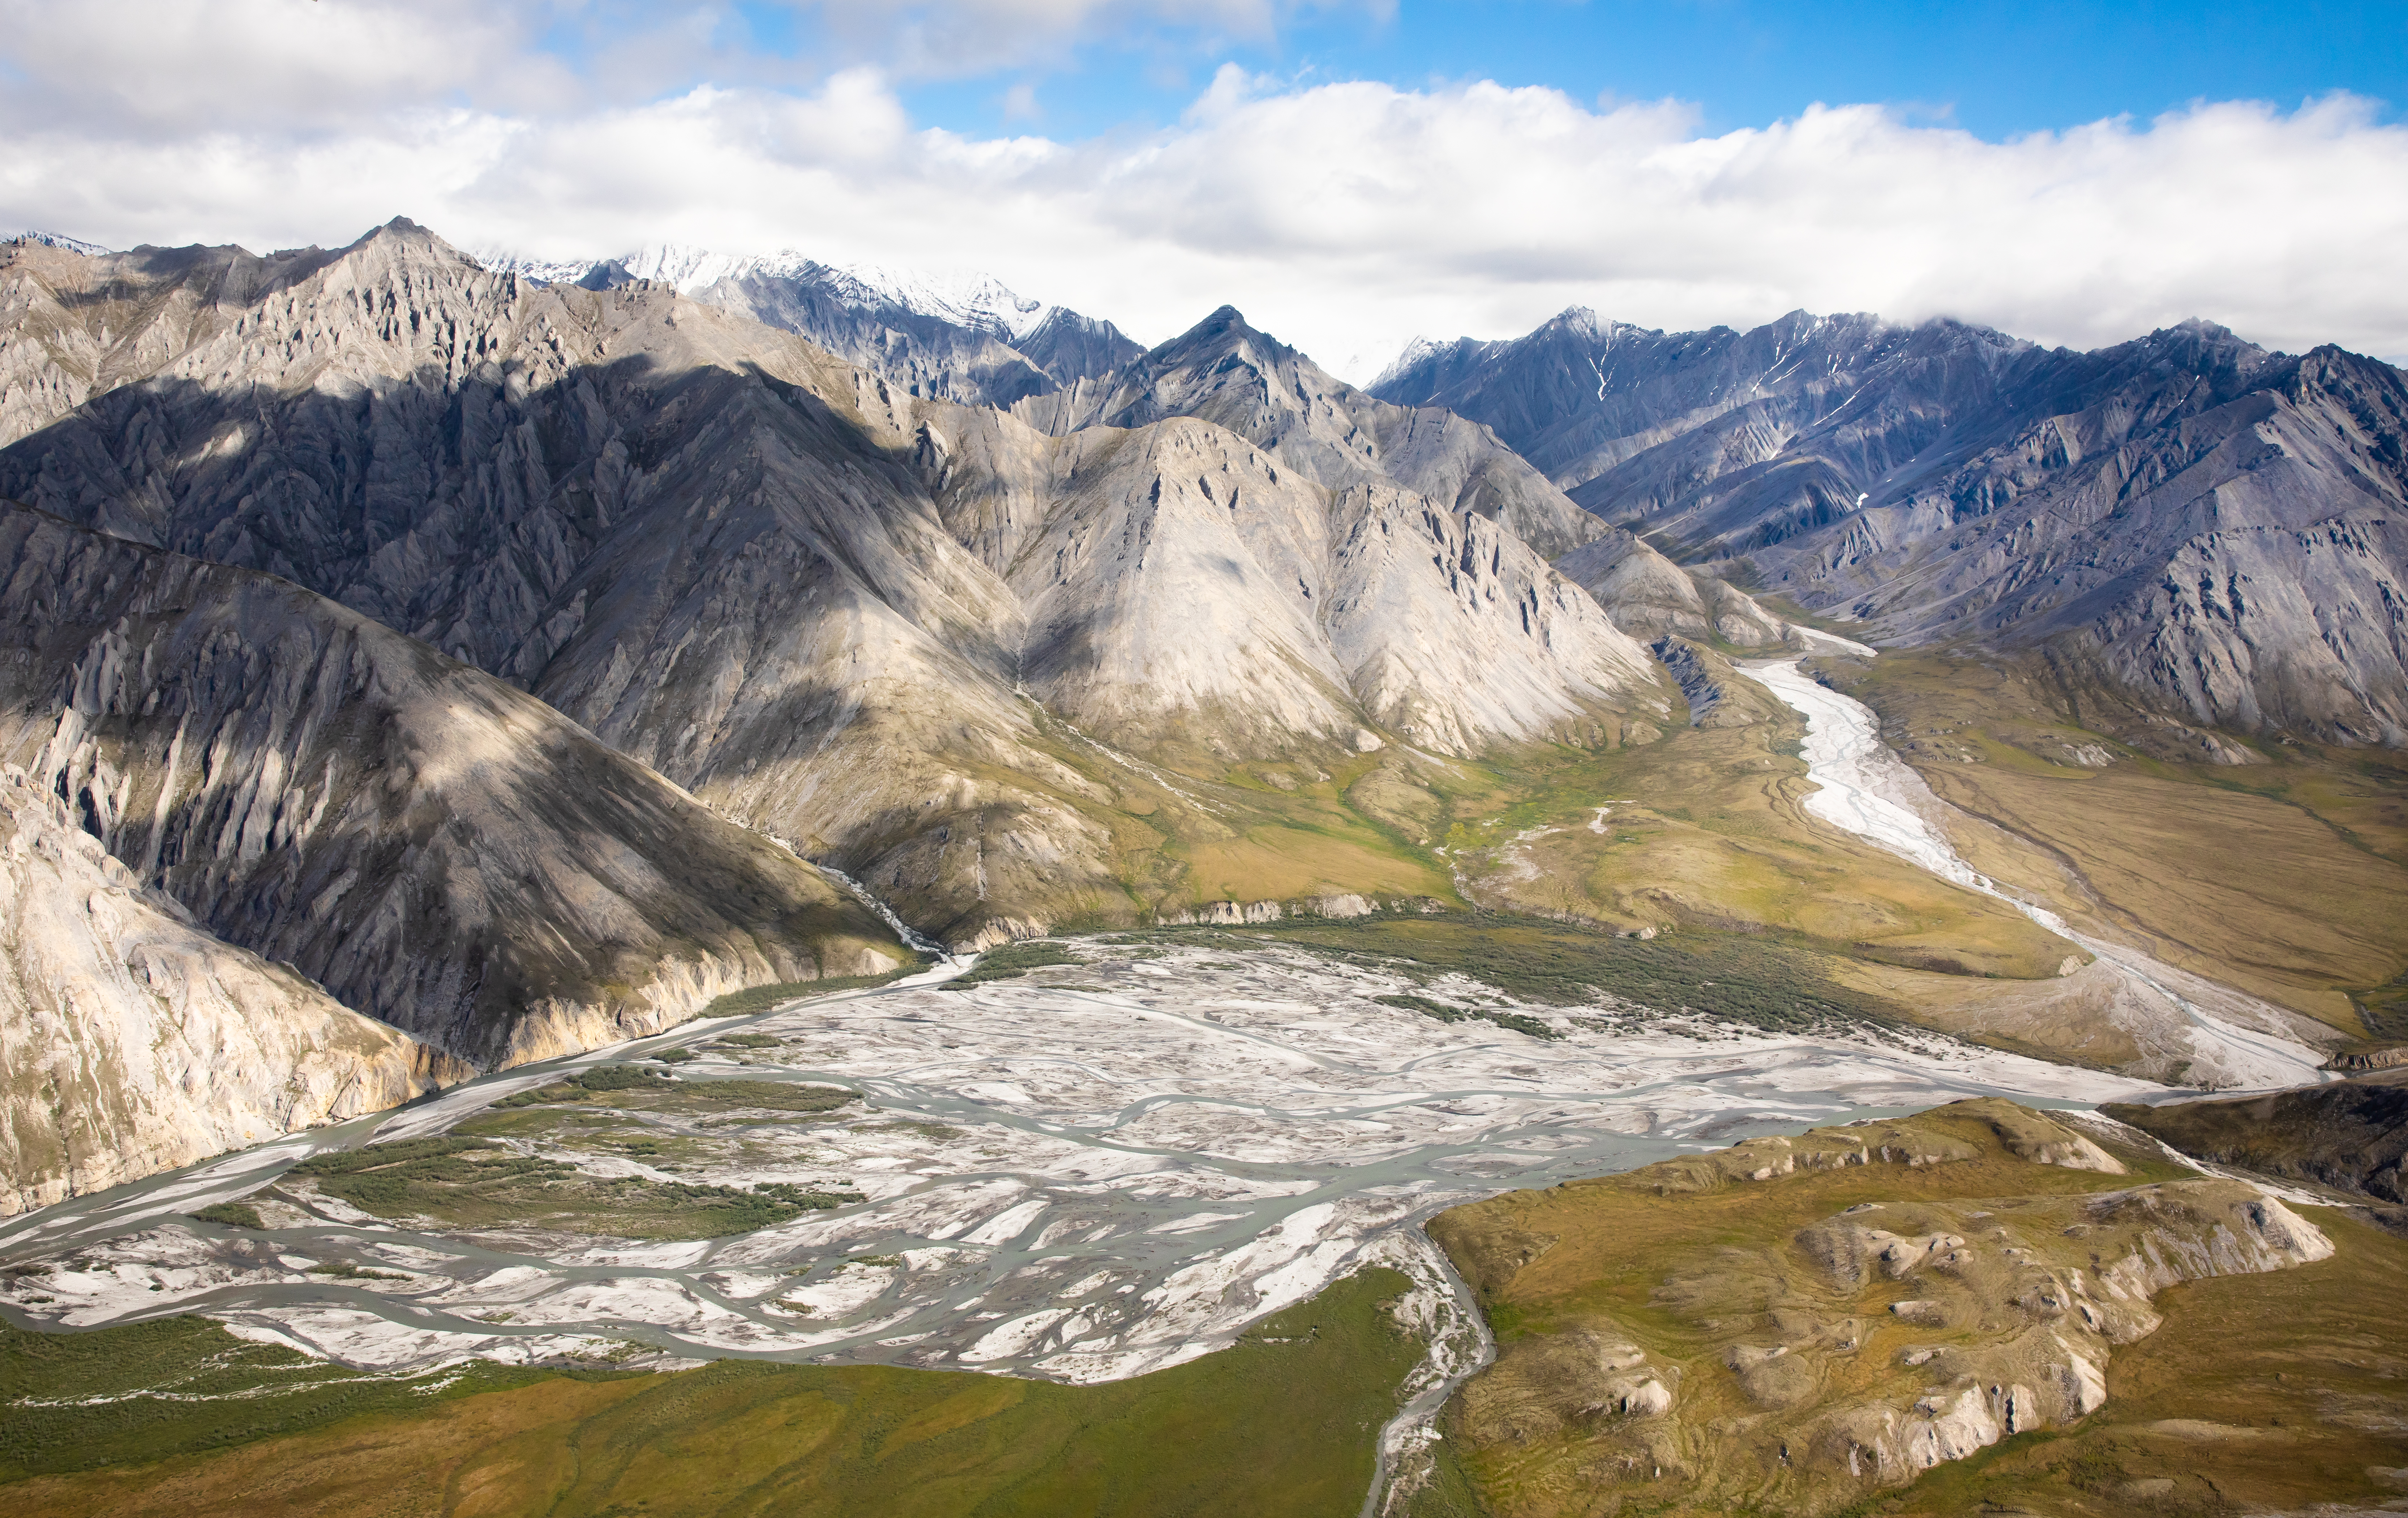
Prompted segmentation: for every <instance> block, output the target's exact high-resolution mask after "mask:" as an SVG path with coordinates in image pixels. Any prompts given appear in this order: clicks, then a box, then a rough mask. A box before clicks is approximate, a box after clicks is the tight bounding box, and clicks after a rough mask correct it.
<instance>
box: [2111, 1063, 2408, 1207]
mask: <svg viewBox="0 0 2408 1518" xmlns="http://www.w3.org/2000/svg"><path fill="white" fill-rule="evenodd" d="M2100 1110H2101V1111H2103V1112H2105V1113H2106V1114H2107V1115H2108V1116H2110V1117H2113V1118H2115V1119H2116V1120H2118V1121H2119V1122H2124V1123H2128V1124H2131V1125H2132V1126H2134V1127H2136V1128H2139V1129H2140V1130H2141V1131H2142V1132H2143V1133H2146V1134H2148V1135H2149V1136H2150V1137H2152V1138H2158V1139H2161V1140H2163V1141H2164V1142H2165V1143H2167V1144H2169V1145H2171V1146H2172V1147H2173V1148H2175V1149H2179V1150H2181V1151H2182V1152H2183V1153H2186V1154H2189V1155H2191V1156H2193V1157H2195V1158H2198V1159H2202V1160H2207V1161H2210V1162H2212V1163H2214V1164H2217V1165H2237V1166H2241V1167H2243V1168H2246V1169H2251V1170H2256V1171H2257V1172H2258V1173H2259V1174H2261V1175H2270V1176H2280V1177H2283V1178H2285V1179H2286V1180H2293V1181H2315V1182H2316V1183H2318V1184H2319V1185H2326V1186H2332V1187H2335V1188H2336V1189H2338V1190H2342V1191H2351V1192H2356V1193H2358V1195H2359V1196H2372V1197H2375V1198H2377V1199H2379V1200H2382V1201H2386V1202H2390V1203H2393V1204H2400V1203H2408V1177H2402V1175H2401V1161H2402V1160H2403V1159H2408V1070H2378V1071H2376V1072H2375V1073H2373V1074H2372V1075H2360V1076H2356V1077H2353V1078H2351V1079H2350V1080H2347V1081H2332V1082H2330V1083H2329V1084H2326V1085H2321V1086H2304V1087H2301V1088H2300V1089H2298V1090H2294V1091H2278V1092H2275V1093H2273V1094H2272V1095H2270V1096H2240V1097H2233V1098H2229V1099H2226V1100H2220V1101H2187V1102H2168V1103H2167V1104H2165V1105H2164V1106H2162V1107H2135V1106H2123V1105H2111V1106H2108V1107H2104V1108H2101V1109H2100Z"/></svg>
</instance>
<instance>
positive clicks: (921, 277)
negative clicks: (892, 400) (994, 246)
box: [830, 264, 1053, 342]
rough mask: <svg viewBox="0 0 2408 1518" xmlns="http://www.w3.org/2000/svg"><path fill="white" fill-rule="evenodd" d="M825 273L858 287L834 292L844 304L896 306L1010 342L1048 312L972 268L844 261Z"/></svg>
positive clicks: (1040, 303)
mask: <svg viewBox="0 0 2408 1518" xmlns="http://www.w3.org/2000/svg"><path fill="white" fill-rule="evenodd" d="M830 272H831V273H834V274H836V275H839V276H841V277H842V278H843V279H847V280H850V281H852V283H853V285H854V286H856V287H857V289H856V290H854V291H848V292H844V293H842V294H839V297H838V298H839V299H842V300H844V301H845V302H846V304H848V305H861V306H881V305H884V306H900V307H902V308H904V309H905V310H907V311H916V312H918V313H919V314H921V315H922V316H934V317H940V318H942V319H943V320H945V321H947V322H953V323H954V324H955V325H956V326H965V327H976V328H979V329H981V330H982V331H987V332H995V333H997V334H998V335H1000V336H1003V337H1009V338H1010V339H1011V340H1012V341H1015V342H1016V341H1018V340H1019V339H1021V338H1023V337H1027V336H1028V335H1029V334H1030V333H1032V332H1034V331H1036V330H1037V328H1038V327H1039V325H1041V324H1042V323H1043V322H1044V321H1045V319H1046V317H1047V316H1049V315H1051V314H1052V312H1053V308H1052V307H1050V306H1048V305H1046V304H1045V303H1044V302H1043V301H1038V300H1030V299H1029V298H1028V297H1027V296H1025V295H1022V294H1017V293H1015V292H1014V291H1013V290H1011V288H1010V287H1009V286H1007V285H1006V284H1004V282H1003V281H1002V280H1000V279H996V277H995V276H994V275H992V274H981V273H978V272H976V271H974V270H968V269H914V268H900V267H896V266H894V265H879V264H847V265H844V266H843V267H841V268H838V269H834V270H831V271H830ZM830 283H831V284H832V285H833V284H834V283H835V281H833V280H831V281H830Z"/></svg>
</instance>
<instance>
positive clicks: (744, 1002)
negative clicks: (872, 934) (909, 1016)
mask: <svg viewBox="0 0 2408 1518" xmlns="http://www.w3.org/2000/svg"><path fill="white" fill-rule="evenodd" d="M927 967H928V956H927V955H925V954H923V955H921V956H920V957H919V958H917V959H916V960H914V961H913V962H912V963H910V964H909V965H902V966H898V967H896V968H894V969H891V970H888V971H887V972H886V973H885V974H883V975H831V976H829V977H827V978H826V979H824V980H819V981H779V982H778V983H777V984H776V985H756V986H751V987H748V988H746V989H745V990H742V991H731V992H729V993H728V994H727V995H724V996H720V997H716V998H714V999H713V1000H712V1001H711V1003H710V1006H708V1007H705V1008H704V1009H703V1010H701V1011H699V1012H696V1013H695V1019H696V1020H697V1021H699V1020H701V1019H703V1018H714V1017H742V1016H744V1015H746V1014H747V1013H750V1012H766V1011H767V1010H770V1009H771V1008H773V1007H781V1006H783V1005H785V1004H786V1003H787V1002H790V1001H803V1000H808V999H810V997H813V996H825V995H834V994H835V993H837V992H839V991H863V990H867V989H868V988H869V987H871V986H881V985H886V984H888V983H890V982H892V981H899V980H901V979H902V978H903V977H904V976H907V975H917V974H919V973H920V972H921V971H922V970H924V969H926V968H927Z"/></svg>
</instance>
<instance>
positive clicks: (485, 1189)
mask: <svg viewBox="0 0 2408 1518" xmlns="http://www.w3.org/2000/svg"><path fill="white" fill-rule="evenodd" d="M713 1083H715V1084H732V1083H734V1082H713ZM287 1174H288V1175H290V1176H294V1177H300V1178H305V1179H307V1180H308V1181H311V1182H313V1183H314V1184H315V1185H316V1186H317V1188H318V1189H319V1190H320V1191H321V1192H323V1193H324V1194H325V1195H327V1196H335V1197H338V1198H340V1199H341V1200H343V1201H346V1202H349V1203H350V1204H351V1206H353V1207H356V1208H358V1209H360V1210H362V1211H364V1212H373V1213H375V1214H376V1215H377V1216H379V1217H389V1218H404V1217H425V1218H433V1219H435V1220H437V1222H439V1223H442V1224H450V1225H453V1226H458V1227H471V1228H475V1227H487V1228H491V1227H510V1228H539V1229H552V1230H558V1231H560V1232H565V1233H580V1234H598V1235H603V1236H607V1237H609V1238H614V1239H722V1238H725V1237H727V1236H729V1235H732V1234H744V1233H752V1232H753V1231H754V1230H756V1229H760V1228H768V1227H774V1226H776V1225H777V1224H781V1223H786V1222H790V1221H792V1220H793V1219H795V1218H797V1217H800V1216H801V1215H802V1214H803V1213H805V1212H807V1211H812V1210H821V1209H826V1208H835V1207H842V1206H845V1205H846V1204H847V1203H848V1202H851V1201H854V1200H858V1198H856V1197H849V1196H838V1195H835V1194H833V1193H829V1192H815V1191H806V1190H804V1189H802V1188H800V1187H797V1186H793V1185H787V1184H778V1183H761V1184H756V1185H754V1186H753V1187H752V1188H751V1189H749V1190H739V1189H738V1188H736V1187H734V1186H712V1185H695V1184H688V1183H685V1182H682V1181H651V1180H647V1179H645V1178H643V1177H640V1176H615V1177H609V1178H604V1177H599V1176H590V1175H587V1174H585V1173H584V1172H582V1171H581V1170H579V1169H578V1168H577V1167H574V1166H572V1165H566V1164H564V1163H562V1162H561V1161H559V1160H550V1159H541V1158H538V1157H537V1156H534V1155H528V1154H521V1153H516V1152H515V1151H512V1150H509V1149H506V1148H504V1147H503V1146H501V1145H499V1144H496V1143H494V1142H493V1141H491V1140H490V1139H485V1138H467V1137H462V1136H458V1135H450V1136H446V1137H443V1138H414V1139H409V1140H407V1141H405V1142H401V1143H392V1144H371V1145H368V1146H367V1147H366V1148H364V1149H353V1150H345V1151H342V1152H341V1153H332V1154H318V1155H313V1156H311V1157H310V1158H308V1159H306V1160H304V1161H302V1162H301V1163H300V1164H298V1165H296V1166H294V1167H293V1168H292V1169H291V1170H290V1171H288V1172H287Z"/></svg>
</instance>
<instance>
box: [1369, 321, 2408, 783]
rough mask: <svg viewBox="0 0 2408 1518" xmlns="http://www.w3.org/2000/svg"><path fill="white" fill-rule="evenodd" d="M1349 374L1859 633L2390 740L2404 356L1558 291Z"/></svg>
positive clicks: (2405, 431)
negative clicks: (1521, 311) (2068, 665)
mask: <svg viewBox="0 0 2408 1518" xmlns="http://www.w3.org/2000/svg"><path fill="white" fill-rule="evenodd" d="M1374 392H1375V393H1376V394H1380V395H1382V396H1383V397H1385V398H1387V399H1390V400H1395V401H1400V402H1402V401H1410V402H1412V403H1414V404H1441V405H1445V406H1449V407H1453V408H1456V409H1458V410H1461V411H1462V412H1464V414H1466V415H1467V416H1469V417H1472V418H1474V419H1476V420H1479V421H1483V422H1488V423H1489V424H1491V425H1492V426H1494V427H1496V428H1497V430H1498V433H1499V435H1500V436H1502V437H1504V438H1505V439H1506V440H1507V441H1508V442H1511V443H1512V444H1513V445H1514V446H1515V447H1517V448H1519V449H1521V450H1522V451H1524V452H1526V453H1527V455H1528V456H1529V457H1531V459H1532V460H1533V461H1534V462H1535V463H1537V464H1539V465H1540V466H1541V467H1542V468H1544V469H1546V470H1547V471H1548V472H1549V474H1550V476H1551V477H1552V478H1553V479H1554V480H1555V482H1556V483H1558V484H1560V485H1563V486H1564V487H1566V488H1567V489H1568V490H1569V491H1570V494H1571V495H1572V496H1573V498H1574V499H1576V500H1579V501H1580V502H1582V503H1583V504H1584V505H1585V506H1587V507H1589V508H1591V509H1593V510H1596V511H1598V512H1599V513H1600V514H1602V515H1604V516H1606V517H1607V518H1609V519H1611V520H1613V521H1615V522H1619V523H1630V524H1633V525H1637V524H1641V523H1643V524H1645V525H1646V526H1647V527H1648V528H1649V529H1650V531H1651V533H1653V534H1654V535H1656V537H1657V538H1658V540H1660V541H1670V542H1675V543H1681V544H1684V545H1686V548H1687V551H1688V555H1689V556H1694V557H1697V558H1700V559H1704V560H1717V559H1721V560H1744V561H1746V567H1747V568H1748V569H1749V570H1751V571H1753V572H1754V573H1756V574H1757V575H1760V576H1761V577H1762V579H1763V582H1764V583H1766V584H1768V585H1770V586H1771V587H1772V588H1774V589H1777V590H1780V591H1783V592H1785V593H1786V594H1790V595H1792V596H1795V597H1797V598H1798V599H1799V601H1801V602H1802V603H1804V604H1806V605H1807V606H1809V607H1812V608H1815V609H1821V610H1825V611H1828V612H1831V613H1833V614H1837V615H1843V616H1850V617H1854V618H1857V619H1860V620H1861V621H1863V622H1864V623H1865V624H1866V630H1867V632H1868V633H1869V634H1871V636H1873V637H1876V638H1889V639H1898V640H1905V641H1923V640H1930V639H1938V638H1945V637H1959V636H1965V635H1969V634H1970V635H1974V636H1979V637H1985V638H1990V639H1998V640H2002V641H2006V642H2009V643H2033V642H2042V641H2056V642H2062V643H2066V644H2067V645H2069V646H2070V647H2073V648H2076V649H2078V650H2079V651H2081V653H2082V656H2083V657H2085V659H2089V660H2092V661H2095V665H2096V667H2098V668H2100V669H2101V670H2103V671H2105V672H2106V673H2107V674H2108V675H2109V676H2110V677H2111V678H2113V679H2114V680H2118V681H2120V682H2122V683H2123V684H2124V685H2125V686H2126V688H2128V690H2130V691H2132V692H2134V693H2137V694H2139V695H2142V696H2143V698H2144V699H2146V700H2149V701H2152V702H2154V703H2156V704H2157V705H2158V706H2160V707H2162V708H2163V709H2166V710H2168V711H2169V712H2172V713H2178V714H2182V715H2185V716H2186V717H2188V718H2189V719H2190V720H2193V721H2198V722H2203V723H2213V724H2217V725H2222V726H2227V727H2231V728H2237V729H2239V730H2242V731H2244V732H2266V733H2274V732H2291V733H2299V734H2303V735H2306V736H2309V737H2313V738H2319V739H2323V740H2328V741H2335V742H2341V743H2351V744H2367V743H2375V744H2388V745H2394V746H2397V745H2399V744H2401V742H2403V741H2408V654H2403V650H2408V553H2403V547H2402V543H2401V537H2400V532H2401V527H2400V523H2401V511H2402V508H2403V503H2408V379H2403V377H2402V376H2401V372H2400V371H2399V370H2397V369H2394V368H2392V367H2391V366H2389V365H2385V364H2381V363H2378V362H2376V361H2374V360H2372V359H2367V358H2362V357H2359V356H2358V355H2355V354H2350V353H2345V352H2343V351H2339V350H2337V349H2319V350H2317V351H2315V352H2313V353H2310V354H2308V355H2306V356H2305V357H2303V358H2292V357H2288V356H2286V355H2283V354H2279V353H2270V352H2268V351H2264V350H2262V349H2259V348H2257V347H2255V346H2253V345H2251V344H2248V343H2245V342H2243V341H2242V340H2240V339H2239V338H2237V337H2234V336H2233V335H2232V334H2231V333H2229V332H2227V331H2225V330H2224V329H2223V328H2220V327H2215V326H2213V325H2210V324H2208V323H2204V322H2191V323H2186V324H2185V325H2184V326H2181V327H2177V328H2172V329H2170V330H2167V331H2163V332H2157V333H2153V334H2151V335H2150V336H2148V337H2144V338H2141V339H2139V340H2137V341H2134V342H2130V343H2126V344H2123V345H2121V346H2119V347H2115V348H2111V349H2104V350H2101V351H2098V352H2093V353H2074V352H2070V351H2065V350H2061V349H2060V350H2054V351H2050V350H2042V349H2040V348H2037V347H2034V346H2032V345H2030V344H2028V343H2022V342H2018V341H2015V340H2014V339H2012V338H2008V337H2003V336H2001V335H2000V334H1997V333H1992V332H1985V331H1983V330H1980V329H1976V328H1969V327H1965V326H1961V325H1958V324H1957V323H1953V322H1931V323H1927V324H1926V325H1923V326H1920V327H1912V328H1910V327H1899V326H1893V325H1889V324H1885V323H1883V322H1878V321H1876V320H1874V319H1872V318H1868V317H1840V318H1813V317H1808V316H1806V315H1805V314H1804V313H1795V314H1793V315H1792V316H1789V317H1785V318H1783V319H1782V321H1780V322H1774V323H1772V324H1770V325H1769V326H1766V327H1761V328H1758V329H1756V331H1753V332H1749V333H1744V334H1742V333H1733V332H1730V331H1729V330H1727V329H1725V328H1716V329H1714V330H1713V331H1711V332H1705V333H1686V334H1672V335H1667V334H1663V333H1658V332H1650V331H1643V330H1641V329H1637V328H1632V327H1627V326H1624V325H1621V324H1619V323H1615V322H1601V321H1599V320H1598V319H1597V318H1596V317H1595V316H1594V315H1593V314H1592V313H1589V312H1585V311H1579V310H1574V311H1569V312H1566V313H1565V314H1564V315H1563V316H1561V317H1558V318H1556V319H1555V321H1554V322H1549V323H1548V324H1547V325H1546V326H1544V327H1541V328H1540V329H1539V330H1538V331H1537V332H1534V333H1532V334H1530V335H1529V336H1528V337H1524V338H1521V339H1518V340H1516V341H1514V342H1512V343H1491V344H1481V343H1470V342H1465V343H1458V344H1455V345H1452V346H1449V347H1445V348H1439V347H1435V346H1429V345H1424V346H1423V347H1421V348H1420V349H1418V350H1417V351H1414V352H1412V353H1411V354H1409V355H1408V357H1407V359H1406V360H1405V361H1403V362H1401V363H1400V364H1399V365H1398V366H1397V367H1396V368H1394V369H1392V370H1391V371H1390V372H1389V373H1388V374H1387V375H1385V376H1383V378H1382V380H1381V381H1380V382H1379V383H1378V384H1377V385H1375V386H1374Z"/></svg>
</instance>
